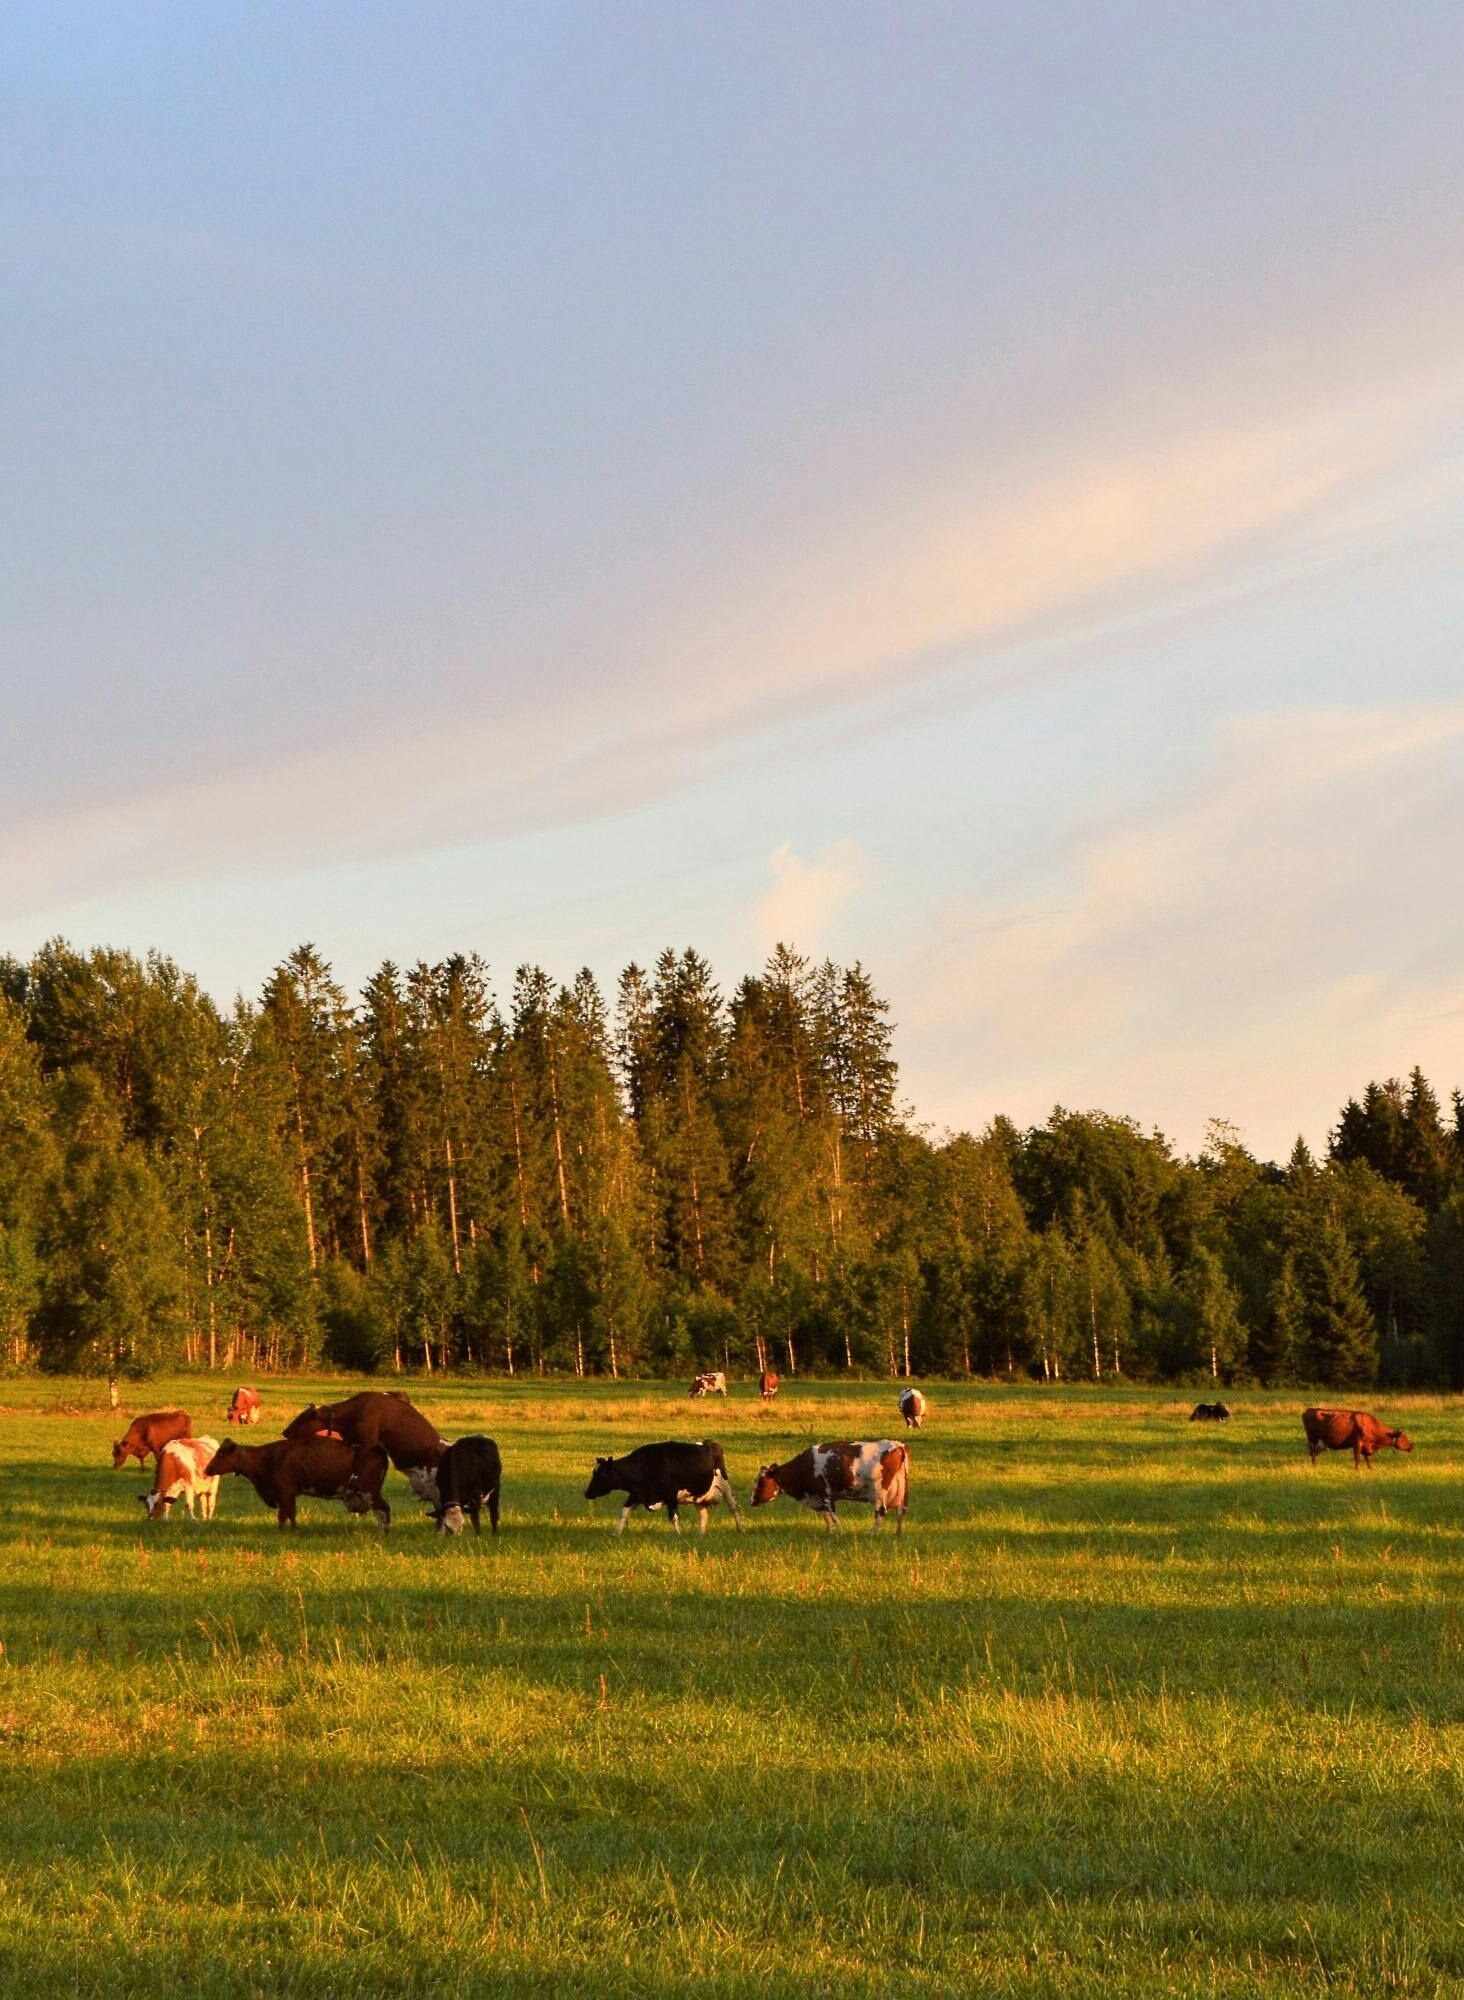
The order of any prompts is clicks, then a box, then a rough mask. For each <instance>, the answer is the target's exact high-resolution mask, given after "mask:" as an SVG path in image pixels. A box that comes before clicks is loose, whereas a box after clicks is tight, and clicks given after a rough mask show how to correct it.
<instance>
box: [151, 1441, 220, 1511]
mask: <svg viewBox="0 0 1464 2000" xmlns="http://www.w3.org/2000/svg"><path fill="white" fill-rule="evenodd" d="M218 1448H219V1441H218V1439H217V1438H209V1437H202V1438H174V1440H173V1442H172V1443H171V1444H165V1445H164V1446H163V1448H162V1450H161V1451H160V1452H159V1453H158V1469H157V1472H156V1473H155V1474H154V1477H153V1483H152V1491H151V1492H150V1493H139V1494H138V1496H137V1497H138V1499H139V1500H140V1501H141V1502H142V1504H143V1506H144V1507H145V1508H146V1509H147V1518H148V1519H149V1520H150V1521H156V1520H157V1519H158V1518H159V1516H160V1515H164V1514H166V1513H167V1511H168V1509H169V1508H170V1507H171V1506H172V1505H173V1503H174V1501H176V1500H180V1499H181V1500H183V1501H185V1502H186V1503H187V1507H188V1518H189V1520H190V1521H191V1520H192V1519H193V1502H194V1500H195V1499H197V1501H198V1511H199V1512H200V1513H201V1514H202V1516H203V1518H204V1520H205V1521H211V1520H212V1519H213V1517H214V1508H215V1507H216V1506H217V1505H218V1499H219V1482H218V1475H217V1474H216V1473H215V1474H213V1475H210V1474H209V1472H208V1470H207V1467H208V1463H209V1460H210V1459H211V1458H212V1457H213V1455H214V1453H215V1452H216V1451H217V1450H218Z"/></svg>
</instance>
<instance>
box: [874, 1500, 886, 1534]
mask: <svg viewBox="0 0 1464 2000" xmlns="http://www.w3.org/2000/svg"><path fill="white" fill-rule="evenodd" d="M884 1517H885V1510H884V1508H883V1507H880V1506H878V1505H876V1507H875V1510H874V1527H873V1529H872V1531H871V1532H872V1533H874V1534H876V1535H877V1534H878V1533H879V1531H880V1529H881V1528H882V1527H883V1526H884Z"/></svg>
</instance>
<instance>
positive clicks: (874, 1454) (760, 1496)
mask: <svg viewBox="0 0 1464 2000" xmlns="http://www.w3.org/2000/svg"><path fill="white" fill-rule="evenodd" d="M780 1493H786V1494H787V1496H788V1498H789V1499H790V1500H797V1501H799V1502H801V1504H802V1505H803V1506H805V1507H812V1508H813V1510H814V1512H815V1513H816V1514H822V1515H823V1518H824V1526H825V1527H826V1528H827V1529H828V1530H829V1532H830V1533H832V1532H833V1530H834V1529H835V1528H837V1527H838V1525H839V1522H838V1517H837V1515H836V1514H835V1512H834V1509H835V1508H836V1507H837V1506H838V1504H839V1502H840V1501H841V1500H870V1501H873V1503H874V1525H875V1528H876V1529H878V1528H879V1527H880V1525H881V1524H882V1522H883V1521H884V1517H885V1515H886V1513H888V1512H889V1511H890V1510H891V1509H892V1508H893V1510H894V1513H895V1533H896V1534H897V1535H898V1534H899V1532H900V1530H901V1529H902V1528H903V1527H904V1525H905V1509H906V1508H907V1507H908V1506H909V1504H910V1452H909V1449H908V1447H907V1446H905V1445H902V1444H895V1443H894V1442H893V1441H892V1440H891V1439H890V1438H881V1439H880V1440H879V1441H878V1442H877V1443H875V1444H814V1445H810V1446H809V1447H808V1450H807V1451H801V1452H799V1454H798V1456H797V1458H790V1459H789V1460H788V1463H787V1464H786V1465H765V1466H764V1467H763V1468H762V1470H761V1471H760V1472H759V1473H758V1475H757V1484H756V1485H755V1486H754V1487H753V1489H752V1504H753V1506H754V1507H763V1506H766V1504H767V1503H768V1501H769V1500H776V1499H777V1497H778V1495H779V1494H780Z"/></svg>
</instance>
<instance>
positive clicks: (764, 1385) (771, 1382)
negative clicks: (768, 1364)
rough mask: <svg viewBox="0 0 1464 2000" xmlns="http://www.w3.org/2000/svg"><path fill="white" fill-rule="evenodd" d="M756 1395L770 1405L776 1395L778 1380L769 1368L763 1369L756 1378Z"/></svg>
mask: <svg viewBox="0 0 1464 2000" xmlns="http://www.w3.org/2000/svg"><path fill="white" fill-rule="evenodd" d="M757 1393H758V1394H759V1395H760V1396H761V1397H762V1399H763V1401H764V1402H765V1403H771V1401H772V1400H773V1398H774V1396H776V1395H777V1393H778V1378H777V1376H776V1375H775V1374H774V1373H773V1371H772V1369H771V1368H764V1370H763V1372H762V1373H761V1375H759V1376H758V1378H757Z"/></svg>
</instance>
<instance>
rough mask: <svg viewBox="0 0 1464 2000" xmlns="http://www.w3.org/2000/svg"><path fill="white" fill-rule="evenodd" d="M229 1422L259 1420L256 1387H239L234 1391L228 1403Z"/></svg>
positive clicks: (253, 1421) (243, 1422)
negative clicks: (231, 1399)
mask: <svg viewBox="0 0 1464 2000" xmlns="http://www.w3.org/2000/svg"><path fill="white" fill-rule="evenodd" d="M229 1422H230V1423H231V1424H257V1423H258V1422H259V1391H258V1390H257V1389H245V1388H239V1389H236V1390H235V1391H234V1398H233V1401H232V1402H231V1403H230V1404H229Z"/></svg>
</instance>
